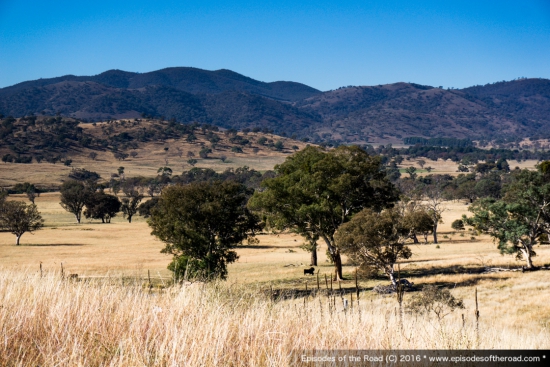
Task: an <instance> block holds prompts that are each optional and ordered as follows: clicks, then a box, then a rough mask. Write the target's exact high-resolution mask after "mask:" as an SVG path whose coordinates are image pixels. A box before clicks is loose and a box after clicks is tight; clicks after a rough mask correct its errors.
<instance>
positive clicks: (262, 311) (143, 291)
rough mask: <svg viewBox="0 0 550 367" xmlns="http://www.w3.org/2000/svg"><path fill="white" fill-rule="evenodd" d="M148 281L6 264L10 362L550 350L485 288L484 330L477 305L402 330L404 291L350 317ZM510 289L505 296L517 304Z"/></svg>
mask: <svg viewBox="0 0 550 367" xmlns="http://www.w3.org/2000/svg"><path fill="white" fill-rule="evenodd" d="M144 285H145V284H140V283H139V282H136V284H134V285H125V286H122V285H121V284H120V281H119V280H117V279H114V278H111V279H107V280H105V281H103V282H101V281H94V282H89V281H79V282H75V281H68V280H64V281H63V280H61V279H60V276H59V274H55V273H48V274H46V275H45V276H44V277H43V278H40V275H39V274H36V272H35V273H34V274H31V273H28V272H21V271H16V272H14V271H8V270H2V271H0V301H1V302H2V307H1V308H0V323H1V325H2V333H1V337H2V343H0V365H17V366H35V365H40V366H106V365H119V366H143V365H146V366H284V365H288V364H289V362H290V360H291V358H292V351H293V350H304V349H305V350H311V349H416V348H422V349H477V348H479V349H508V348H511V349H521V348H540V349H547V348H548V347H549V346H550V334H549V333H548V328H547V326H540V327H539V328H530V327H526V326H525V325H510V326H508V325H503V322H502V321H503V320H502V319H503V318H507V317H510V314H513V313H514V311H517V313H521V312H525V311H526V310H524V309H523V307H516V308H514V309H513V310H510V309H506V308H505V307H502V306H503V305H502V304H495V305H493V304H491V305H486V303H485V304H484V302H486V301H487V300H486V298H485V293H484V291H483V290H482V291H481V292H480V295H481V297H480V298H481V305H482V306H481V310H480V311H481V322H480V327H479V332H478V333H476V329H475V321H474V317H473V310H472V301H471V300H468V301H467V302H466V306H467V309H466V310H464V311H462V313H463V314H464V317H465V323H464V324H463V322H462V319H461V313H460V312H455V314H453V315H450V316H447V317H446V318H444V319H442V320H441V321H439V320H437V319H436V318H435V317H433V316H418V317H417V316H414V315H409V314H405V315H404V316H403V326H402V329H401V327H400V322H399V316H398V315H399V313H398V312H397V307H396V306H397V303H396V302H395V298H394V297H391V298H390V297H374V298H372V297H371V298H370V299H369V298H365V295H364V294H363V296H362V297H361V298H360V303H359V304H357V301H356V300H355V302H353V308H351V309H349V310H348V311H347V312H344V311H343V306H342V301H341V298H340V297H339V296H337V297H336V298H331V297H328V296H326V295H323V294H319V295H318V296H316V297H307V298H291V299H288V300H277V299H276V300H274V301H272V300H271V299H270V297H269V295H265V293H266V289H265V288H263V289H261V288H259V287H254V286H247V287H243V286H239V285H236V284H232V283H224V284H209V285H202V284H195V285H185V286H175V287H172V288H168V289H166V290H164V291H160V292H153V293H150V292H149V291H148V290H147V288H146V287H145V286H144ZM511 291H512V290H511ZM513 291H514V292H517V293H518V295H519V296H525V295H526V293H527V292H528V290H526V289H523V288H517V289H514V290H513ZM453 292H454V293H458V292H457V291H453ZM504 294H505V293H504V292H502V295H501V297H500V298H501V299H499V300H494V301H493V302H495V303H497V302H498V301H504V302H506V297H505V296H504ZM514 294H515V293H510V295H514ZM344 297H345V298H346V299H348V300H351V299H350V295H349V294H347V295H345V296H344ZM407 297H408V295H407ZM331 304H335V307H333V306H331ZM529 306H530V305H526V307H529ZM494 311H500V312H501V313H497V312H494ZM537 316H538V319H539V320H540V315H537ZM512 317H514V315H512ZM497 325H498V327H496V326H497Z"/></svg>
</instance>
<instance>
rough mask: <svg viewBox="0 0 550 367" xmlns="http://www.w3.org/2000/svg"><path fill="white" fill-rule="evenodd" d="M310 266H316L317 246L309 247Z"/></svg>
mask: <svg viewBox="0 0 550 367" xmlns="http://www.w3.org/2000/svg"><path fill="white" fill-rule="evenodd" d="M310 265H311V266H317V244H316V243H314V244H312V246H311V264H310Z"/></svg>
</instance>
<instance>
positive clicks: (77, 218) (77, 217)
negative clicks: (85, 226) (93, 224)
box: [74, 213, 80, 224]
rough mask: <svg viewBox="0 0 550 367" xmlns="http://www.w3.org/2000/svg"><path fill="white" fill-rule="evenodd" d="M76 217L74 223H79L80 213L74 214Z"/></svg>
mask: <svg viewBox="0 0 550 367" xmlns="http://www.w3.org/2000/svg"><path fill="white" fill-rule="evenodd" d="M74 216H75V217H76V223H78V224H80V213H77V214H75V215H74Z"/></svg>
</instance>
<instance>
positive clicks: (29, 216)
mask: <svg viewBox="0 0 550 367" xmlns="http://www.w3.org/2000/svg"><path fill="white" fill-rule="evenodd" d="M43 223H44V220H43V219H42V216H41V215H40V213H39V212H38V209H37V207H36V205H35V204H30V205H26V204H25V203H24V202H22V201H6V202H4V203H2V207H1V208H0V228H1V229H3V230H5V231H7V232H11V233H13V234H14V235H15V236H16V238H17V240H16V242H15V244H16V245H17V246H19V240H20V239H21V236H22V235H23V234H24V233H26V232H29V233H32V232H34V231H36V230H39V229H40V228H42V227H43V225H44V224H43Z"/></svg>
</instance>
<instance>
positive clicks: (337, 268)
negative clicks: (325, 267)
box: [332, 250, 344, 281]
mask: <svg viewBox="0 0 550 367" xmlns="http://www.w3.org/2000/svg"><path fill="white" fill-rule="evenodd" d="M332 260H333V261H334V280H335V281H339V280H342V279H344V277H343V276H342V257H341V256H340V251H339V250H336V253H335V254H334V255H333V256H332Z"/></svg>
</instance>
